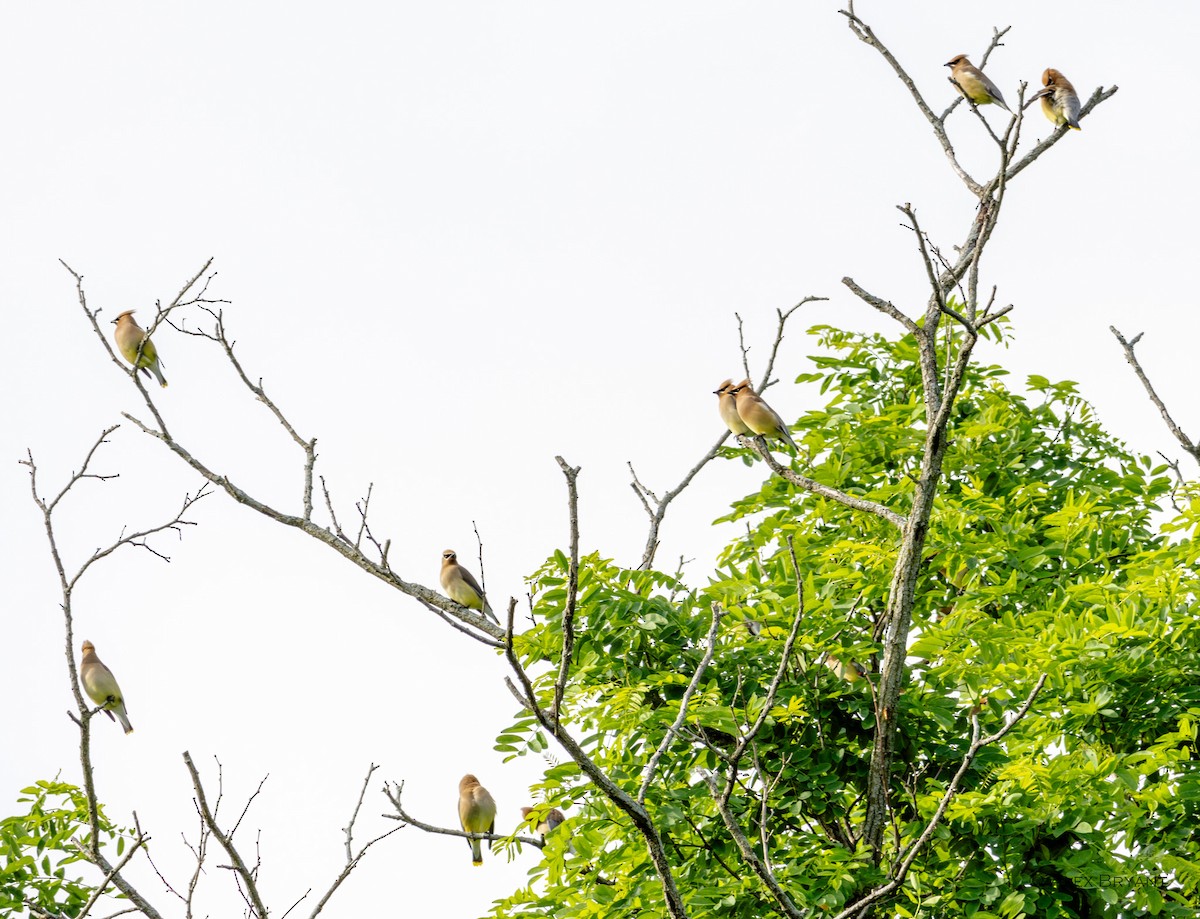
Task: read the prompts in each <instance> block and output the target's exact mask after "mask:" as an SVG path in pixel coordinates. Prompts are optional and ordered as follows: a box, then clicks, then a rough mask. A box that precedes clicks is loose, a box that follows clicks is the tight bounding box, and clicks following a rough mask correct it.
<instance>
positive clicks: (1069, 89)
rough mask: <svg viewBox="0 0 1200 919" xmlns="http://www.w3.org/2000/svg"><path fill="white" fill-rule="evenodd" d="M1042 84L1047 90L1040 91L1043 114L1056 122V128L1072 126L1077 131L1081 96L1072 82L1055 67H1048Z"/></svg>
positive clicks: (1043, 75) (1079, 129) (1078, 128)
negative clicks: (1077, 93)
mask: <svg viewBox="0 0 1200 919" xmlns="http://www.w3.org/2000/svg"><path fill="white" fill-rule="evenodd" d="M1042 83H1043V84H1045V87H1046V88H1045V89H1042V90H1039V91H1038V95H1039V96H1041V97H1042V112H1044V113H1045V115H1046V117H1047V118H1049V119H1050V120H1051V121H1053V122H1054V125H1055V127H1058V126H1060V125H1064V124H1065V125H1070V126H1071V127H1072V128H1074V129H1075V130H1076V131H1081V130H1083V129H1082V128H1080V127H1079V96H1078V95H1076V93H1075V87H1074V86H1072V85H1071V81H1070V80H1068V79H1067V78H1066V77H1064V76H1063V75H1062V74H1061V73H1059V72H1058V71H1057V70H1055V69H1054V68H1053V67H1047V68H1046V69H1045V70H1044V71H1043V72H1042Z"/></svg>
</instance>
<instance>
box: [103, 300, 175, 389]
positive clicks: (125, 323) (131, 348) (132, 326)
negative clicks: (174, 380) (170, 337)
mask: <svg viewBox="0 0 1200 919" xmlns="http://www.w3.org/2000/svg"><path fill="white" fill-rule="evenodd" d="M133 313H134V311H133V310H126V311H125V312H123V313H121V314H120V315H119V316H117V318H116V319H114V320H113V325H115V326H116V327H117V328H116V331H114V332H113V338H114V339H115V340H116V342H117V350H118V351H120V352H121V357H123V358H125V360H127V361H129V363H131V364H132V363H133V362H134V361H135V360H137V356H138V345H141V346H142V359H141V360H140V361H138V369H139V370H140V371H142V373H144V374H146V376H150V374H154V377H155V379H157V380H158V385H159V386H166V385H167V378H166V377H164V376H163V375H162V370H161V369H160V367H159V363H158V349H157V348H155V347H154V342H152V341H151V340H150V339H148V338H147V337H146V331H145V329H143V328H142V327H141V326H140V325H138V324H137V323H136V322H135V321H134V319H133ZM142 342H145V344H142Z"/></svg>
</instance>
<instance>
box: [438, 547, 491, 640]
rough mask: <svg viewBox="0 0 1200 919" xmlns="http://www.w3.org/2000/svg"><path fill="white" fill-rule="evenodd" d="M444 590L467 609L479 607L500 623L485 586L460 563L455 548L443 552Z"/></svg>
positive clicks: (478, 608)
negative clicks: (486, 595)
mask: <svg viewBox="0 0 1200 919" xmlns="http://www.w3.org/2000/svg"><path fill="white" fill-rule="evenodd" d="M442 590H444V591H446V596H447V597H449V598H450V599H451V600H453V601H454V602H455V603H459V604H461V605H463V606H465V607H466V608H467V609H477V610H479V611H480V612H481V613H483V614H484V615H485V616H487V617H488V618H489V619H491V620H492V622H494V623H496V624H497V625H499V624H500V620H499V619H497V618H496V614H495V613H493V612H492V607H491V604H489V603H488V601H487V597H485V596H484V595H483V588H482V587H480V586H479V582H478V581H477V580H475V576H474V575H473V574H471V572H469V571H467V569H466V568H464V567H463V566H462V565H460V564H459V563H458V555H457V554H456V553H455V551H454V550H453V549H447V550H446V551H445V552H443V553H442Z"/></svg>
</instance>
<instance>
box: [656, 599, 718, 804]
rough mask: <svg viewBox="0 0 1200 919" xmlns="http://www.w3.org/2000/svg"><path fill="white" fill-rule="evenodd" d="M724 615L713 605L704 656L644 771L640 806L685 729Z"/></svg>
mask: <svg viewBox="0 0 1200 919" xmlns="http://www.w3.org/2000/svg"><path fill="white" fill-rule="evenodd" d="M724 613H725V611H724V610H723V609H721V607H720V605H719V604H717V603H714V604H712V625H710V626H709V627H708V636H707V637H706V638H705V640H704V656H703V657H702V658H701V659H700V663H699V664H698V665H697V666H696V672H695V673H693V674H692V679H691V682H689V683H688V687H687V689H685V690H684V692H683V698H681V699H680V700H679V714H678V715H677V716H676V718H675V721H674V723H673V724H672V725H671V726H670V727H669V728H667V732H666V733H665V734H663V739H662V742H661V743H659V745H658V749H657V750H655V751H654V755H653V756H651V757H650V759H649V760H648V761H647V762H646V766H645V768H644V769H642V785H641V787H640V788H639V789H638V793H637V802H638V804H645V803H646V791H647V790H648V789H649V788H650V783H651V782H652V781H653V780H654V771H655V770H656V769H657V768H658V764H659V762H660V761H661V760H662V758H663V755H664V754H665V753H666V752H667V748H668V747H670V746H671V744H672V743H674V742H675V738H676V737H677V736H678V735H679V730H680V728H682V727H683V723H684V722H685V721H686V720H687V715H688V705H689V704H691V701H692V696H693V695H695V693H696V689H697V687H698V686H699V685H700V681H701V680H703V679H704V674H705V673H706V672H707V671H708V665H709V664H711V663H712V659H713V653H714V652H715V651H716V647H717V627H718V626H719V625H720V624H721V617H722V616H723V615H724Z"/></svg>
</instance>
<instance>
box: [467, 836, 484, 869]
mask: <svg viewBox="0 0 1200 919" xmlns="http://www.w3.org/2000/svg"><path fill="white" fill-rule="evenodd" d="M470 842H471V864H472V865H474V866H475V867H476V868H478V867H479V866H480V865H482V864H483V848H482V847H481V846H480V844H479V840H478V839H472V840H471V841H470Z"/></svg>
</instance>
